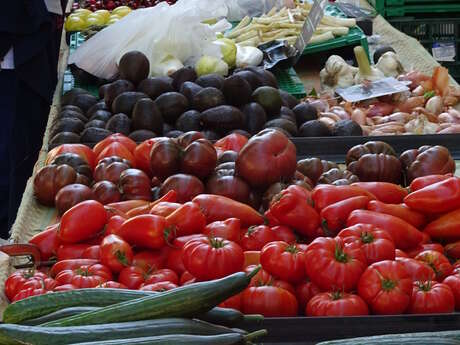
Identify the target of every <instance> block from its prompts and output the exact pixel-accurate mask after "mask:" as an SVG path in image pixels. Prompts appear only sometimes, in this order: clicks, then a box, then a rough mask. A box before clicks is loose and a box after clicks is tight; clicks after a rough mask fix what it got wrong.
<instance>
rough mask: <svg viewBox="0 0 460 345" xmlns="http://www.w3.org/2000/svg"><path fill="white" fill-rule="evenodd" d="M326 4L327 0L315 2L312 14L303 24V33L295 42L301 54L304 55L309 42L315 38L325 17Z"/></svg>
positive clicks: (315, 0) (316, 0)
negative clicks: (317, 28) (315, 33)
mask: <svg viewBox="0 0 460 345" xmlns="http://www.w3.org/2000/svg"><path fill="white" fill-rule="evenodd" d="M326 4H327V0H314V3H313V6H312V8H311V10H310V13H309V14H308V16H307V19H305V22H304V23H303V27H302V31H301V32H300V35H299V37H298V38H297V41H296V42H295V47H296V49H297V51H298V52H299V54H302V52H303V50H304V49H305V47H306V46H307V44H308V42H310V40H311V38H312V37H313V34H314V32H315V31H316V27H317V26H318V24H319V22H320V21H321V19H322V18H323V16H324V8H325V7H326Z"/></svg>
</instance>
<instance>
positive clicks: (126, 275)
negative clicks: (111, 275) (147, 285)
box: [118, 266, 147, 290]
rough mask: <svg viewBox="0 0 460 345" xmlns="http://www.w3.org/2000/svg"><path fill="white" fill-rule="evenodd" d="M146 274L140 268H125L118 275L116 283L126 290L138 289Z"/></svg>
mask: <svg viewBox="0 0 460 345" xmlns="http://www.w3.org/2000/svg"><path fill="white" fill-rule="evenodd" d="M146 276H147V273H146V272H145V271H144V270H143V269H142V268H140V267H136V266H129V267H125V268H124V269H123V270H122V271H121V272H120V274H119V275H118V282H119V283H121V284H123V285H125V286H126V287H127V288H128V289H134V290H136V289H138V288H139V287H140V286H141V285H142V284H143V283H144V281H145V278H146Z"/></svg>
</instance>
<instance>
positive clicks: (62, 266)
mask: <svg viewBox="0 0 460 345" xmlns="http://www.w3.org/2000/svg"><path fill="white" fill-rule="evenodd" d="M97 263H99V260H94V259H69V260H62V261H58V262H56V263H55V264H54V265H53V266H52V267H51V269H50V271H49V275H50V276H51V277H55V276H56V275H57V274H58V273H60V272H61V271H64V270H73V269H77V268H79V267H81V266H91V265H94V264H97Z"/></svg>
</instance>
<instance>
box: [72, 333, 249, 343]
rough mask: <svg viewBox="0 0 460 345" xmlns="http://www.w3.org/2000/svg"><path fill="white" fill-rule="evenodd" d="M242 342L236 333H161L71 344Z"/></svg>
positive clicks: (241, 336) (240, 336)
mask: <svg viewBox="0 0 460 345" xmlns="http://www.w3.org/2000/svg"><path fill="white" fill-rule="evenodd" d="M233 344H244V336H243V335H241V334H238V333H230V334H221V335H213V336H209V335H208V336H205V335H188V334H175V335H162V336H158V337H145V338H132V339H123V340H108V341H94V342H93V341H92V342H89V343H74V344H72V345H233Z"/></svg>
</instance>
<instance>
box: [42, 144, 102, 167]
mask: <svg viewBox="0 0 460 345" xmlns="http://www.w3.org/2000/svg"><path fill="white" fill-rule="evenodd" d="M62 153H75V154H77V155H79V156H80V157H81V158H83V159H84V160H85V161H86V162H87V163H88V165H89V166H90V167H91V169H94V167H95V166H96V155H95V154H94V152H93V150H91V148H89V147H88V146H86V145H83V144H62V145H59V146H57V147H55V148H54V149H52V150H50V151H49V152H48V154H47V155H46V161H45V165H49V164H50V163H51V162H52V161H53V160H54V159H55V158H56V157H57V156H59V155H60V154H62Z"/></svg>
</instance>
